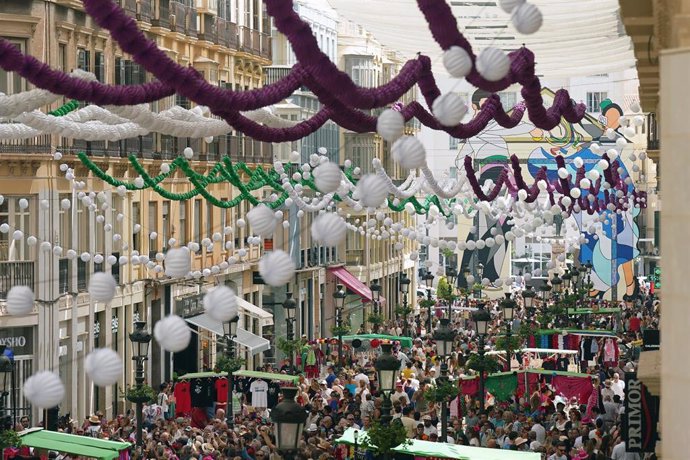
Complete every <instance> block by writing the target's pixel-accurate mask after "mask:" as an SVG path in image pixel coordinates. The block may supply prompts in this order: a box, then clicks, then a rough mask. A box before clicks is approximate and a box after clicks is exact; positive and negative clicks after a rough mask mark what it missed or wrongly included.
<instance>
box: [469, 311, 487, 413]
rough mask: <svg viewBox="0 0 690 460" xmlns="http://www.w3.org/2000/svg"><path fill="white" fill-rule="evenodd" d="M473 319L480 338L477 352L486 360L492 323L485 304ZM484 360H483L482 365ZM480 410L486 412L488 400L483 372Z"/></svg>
mask: <svg viewBox="0 0 690 460" xmlns="http://www.w3.org/2000/svg"><path fill="white" fill-rule="evenodd" d="M472 319H473V320H474V327H475V329H476V331H477V336H478V338H479V347H478V348H479V349H478V350H477V352H478V353H479V356H480V358H484V352H485V350H484V339H485V338H486V335H487V334H488V333H489V323H490V322H491V313H489V312H488V311H486V309H484V304H483V303H482V304H479V309H478V310H477V311H475V312H474V314H473V315H472ZM483 362H484V360H483V359H482V363H483ZM479 398H480V400H479V410H480V411H481V412H484V399H486V395H485V394H484V371H483V370H482V371H481V372H480V373H479Z"/></svg>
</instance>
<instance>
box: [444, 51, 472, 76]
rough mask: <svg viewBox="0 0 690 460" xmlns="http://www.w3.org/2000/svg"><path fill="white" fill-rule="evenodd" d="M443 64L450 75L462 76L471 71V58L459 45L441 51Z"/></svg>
mask: <svg viewBox="0 0 690 460" xmlns="http://www.w3.org/2000/svg"><path fill="white" fill-rule="evenodd" d="M443 65H444V67H445V68H446V70H447V71H448V73H449V74H450V76H451V77H455V78H464V77H466V76H467V75H468V74H469V73H470V72H471V71H472V58H471V57H470V55H469V54H467V51H465V50H464V49H463V48H461V47H459V46H451V47H450V48H448V49H447V50H445V51H444V52H443Z"/></svg>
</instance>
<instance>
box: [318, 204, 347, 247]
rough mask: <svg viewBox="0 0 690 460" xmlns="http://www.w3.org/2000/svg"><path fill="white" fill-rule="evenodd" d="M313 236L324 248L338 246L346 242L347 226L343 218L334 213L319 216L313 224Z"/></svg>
mask: <svg viewBox="0 0 690 460" xmlns="http://www.w3.org/2000/svg"><path fill="white" fill-rule="evenodd" d="M311 236H312V238H313V239H314V241H317V242H319V243H321V244H323V245H324V246H332V247H334V246H338V245H339V244H340V243H342V242H344V241H345V237H346V236H347V226H346V225H345V221H344V220H343V219H342V218H340V217H339V216H338V215H336V214H334V213H332V212H329V213H325V214H319V215H318V216H316V218H315V219H314V222H312V224H311Z"/></svg>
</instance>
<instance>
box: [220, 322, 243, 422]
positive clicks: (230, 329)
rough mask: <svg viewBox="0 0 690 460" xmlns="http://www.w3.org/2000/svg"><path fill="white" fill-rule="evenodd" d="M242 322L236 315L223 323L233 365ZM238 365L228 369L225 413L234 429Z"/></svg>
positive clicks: (228, 356)
mask: <svg viewBox="0 0 690 460" xmlns="http://www.w3.org/2000/svg"><path fill="white" fill-rule="evenodd" d="M239 322H240V315H235V317H234V318H231V319H230V320H229V321H226V322H224V323H223V333H224V334H225V342H226V344H227V347H226V348H225V354H226V356H227V358H228V362H230V363H232V362H233V361H232V360H233V359H234V358H235V340H234V339H235V337H237V325H238V324H239ZM235 366H236V364H235V363H233V365H232V366H230V367H228V402H227V410H226V411H225V420H226V422H227V423H228V426H229V427H232V426H233V425H234V423H235V416H234V414H233V413H232V392H233V391H234V389H235V374H234V373H235V371H237V370H239V368H235Z"/></svg>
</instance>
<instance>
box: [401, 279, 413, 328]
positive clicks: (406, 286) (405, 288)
mask: <svg viewBox="0 0 690 460" xmlns="http://www.w3.org/2000/svg"><path fill="white" fill-rule="evenodd" d="M411 282H412V280H410V279H409V278H408V277H407V275H406V274H405V273H403V274H402V276H401V277H400V293H401V294H402V298H403V310H404V311H405V315H404V317H403V335H407V316H408V315H407V308H408V304H407V294H408V293H409V292H410V283H411Z"/></svg>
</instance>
